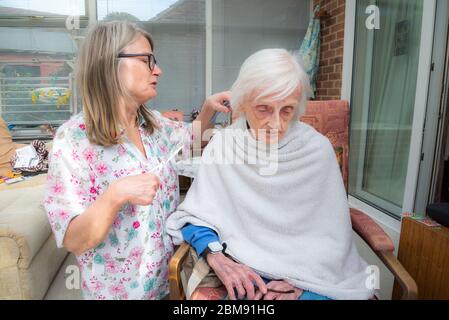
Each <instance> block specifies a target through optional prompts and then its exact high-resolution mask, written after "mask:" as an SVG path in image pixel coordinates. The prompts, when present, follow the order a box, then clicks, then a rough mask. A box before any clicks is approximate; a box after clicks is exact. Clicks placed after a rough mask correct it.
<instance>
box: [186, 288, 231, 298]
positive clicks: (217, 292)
mask: <svg viewBox="0 0 449 320" xmlns="http://www.w3.org/2000/svg"><path fill="white" fill-rule="evenodd" d="M227 294H228V292H227V291H226V288H225V287H224V286H221V287H218V288H207V287H203V288H197V289H196V290H195V291H194V292H193V293H192V296H191V297H190V299H191V300H224V299H225V298H226V296H227Z"/></svg>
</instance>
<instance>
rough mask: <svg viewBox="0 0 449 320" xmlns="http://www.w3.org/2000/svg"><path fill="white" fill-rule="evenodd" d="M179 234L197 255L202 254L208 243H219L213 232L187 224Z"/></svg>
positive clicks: (206, 228)
mask: <svg viewBox="0 0 449 320" xmlns="http://www.w3.org/2000/svg"><path fill="white" fill-rule="evenodd" d="M181 233H182V237H183V238H184V240H185V241H186V242H187V243H188V244H190V245H191V246H192V247H193V248H194V249H195V251H196V253H198V255H201V254H202V253H203V251H204V250H205V249H206V248H207V245H208V244H209V243H211V242H215V241H218V242H220V238H219V237H218V235H217V234H216V233H215V231H214V230H212V229H210V228H208V227H201V226H195V225H192V224H190V223H189V224H186V225H185V226H184V227H183V228H182V229H181Z"/></svg>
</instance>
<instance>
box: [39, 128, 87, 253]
mask: <svg viewBox="0 0 449 320" xmlns="http://www.w3.org/2000/svg"><path fill="white" fill-rule="evenodd" d="M61 129H62V128H61ZM77 149H78V148H77V147H75V143H73V141H71V138H70V135H69V134H68V133H67V130H65V131H61V130H58V133H57V134H56V137H55V139H54V141H53V147H52V151H51V152H50V156H49V168H48V175H47V183H46V187H45V195H44V206H45V210H46V212H47V216H48V220H49V222H50V225H51V228H52V230H53V233H54V235H55V238H56V244H57V246H58V247H59V248H61V247H63V241H64V236H65V233H66V231H67V228H68V226H69V223H70V221H71V220H72V219H73V218H75V217H77V216H78V215H80V214H81V213H83V212H84V211H85V210H86V209H87V207H88V206H89V202H90V200H91V199H90V198H89V184H90V179H89V176H88V172H89V170H88V168H86V167H85V166H84V165H83V164H82V162H81V159H80V156H79V154H78V150H77ZM86 175H87V176H86Z"/></svg>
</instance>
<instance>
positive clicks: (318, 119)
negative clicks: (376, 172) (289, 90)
mask: <svg viewBox="0 0 449 320" xmlns="http://www.w3.org/2000/svg"><path fill="white" fill-rule="evenodd" d="M300 120H301V121H302V122H304V123H307V124H309V125H311V126H313V127H314V128H315V129H316V130H317V131H318V132H320V133H321V134H323V135H325V136H326V137H327V138H328V139H329V140H330V142H331V143H332V145H333V146H334V150H335V154H336V156H337V160H338V163H339V165H340V170H341V173H342V176H343V181H344V183H345V187H346V190H348V167H349V166H348V159H349V103H348V101H345V100H329V101H309V102H308V103H307V108H306V112H305V114H304V115H303V116H302V117H301V119H300Z"/></svg>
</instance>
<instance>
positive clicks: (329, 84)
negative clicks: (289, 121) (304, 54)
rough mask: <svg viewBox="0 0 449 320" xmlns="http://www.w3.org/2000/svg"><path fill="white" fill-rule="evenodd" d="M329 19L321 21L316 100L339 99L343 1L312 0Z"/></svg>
mask: <svg viewBox="0 0 449 320" xmlns="http://www.w3.org/2000/svg"><path fill="white" fill-rule="evenodd" d="M313 3H314V5H317V4H320V5H321V9H323V10H326V11H327V12H328V13H329V14H330V18H327V19H322V21H321V55H320V70H319V73H318V79H317V82H318V83H317V95H316V99H317V100H334V99H340V96H341V83H342V70H343V68H342V66H343V43H344V29H345V0H314V1H313Z"/></svg>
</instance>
